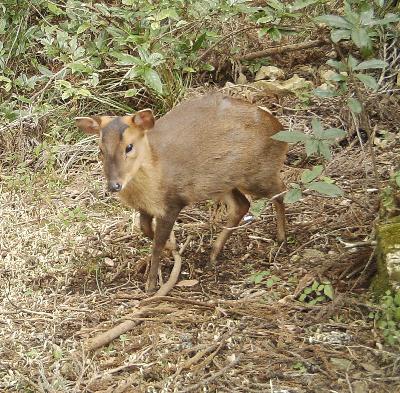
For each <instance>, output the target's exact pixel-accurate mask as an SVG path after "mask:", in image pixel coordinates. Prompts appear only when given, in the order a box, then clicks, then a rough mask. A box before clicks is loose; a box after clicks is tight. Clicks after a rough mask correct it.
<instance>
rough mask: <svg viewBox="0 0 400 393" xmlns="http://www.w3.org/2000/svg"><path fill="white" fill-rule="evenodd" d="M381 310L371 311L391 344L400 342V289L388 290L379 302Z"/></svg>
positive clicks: (377, 324)
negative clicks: (395, 290)
mask: <svg viewBox="0 0 400 393" xmlns="http://www.w3.org/2000/svg"><path fill="white" fill-rule="evenodd" d="M379 307H380V309H381V310H380V311H377V312H375V313H371V314H370V317H371V318H374V319H375V322H376V326H377V327H378V328H379V329H380V330H381V331H382V334H383V337H384V339H385V341H386V343H387V344H389V345H396V346H397V345H399V344H400V291H397V292H391V291H387V292H386V293H385V295H384V296H382V298H381V300H380V302H379Z"/></svg>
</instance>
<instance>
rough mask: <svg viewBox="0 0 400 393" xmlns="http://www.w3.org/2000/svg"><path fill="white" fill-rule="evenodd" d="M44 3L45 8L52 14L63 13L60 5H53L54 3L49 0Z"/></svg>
mask: <svg viewBox="0 0 400 393" xmlns="http://www.w3.org/2000/svg"><path fill="white" fill-rule="evenodd" d="M46 5H47V9H48V10H49V11H50V12H51V13H52V14H54V15H57V16H59V15H62V14H64V11H63V10H62V9H61V8H60V7H58V6H57V5H55V4H54V3H52V2H50V1H48V2H47V4H46Z"/></svg>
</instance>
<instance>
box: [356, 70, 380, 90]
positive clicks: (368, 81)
mask: <svg viewBox="0 0 400 393" xmlns="http://www.w3.org/2000/svg"><path fill="white" fill-rule="evenodd" d="M356 78H357V79H359V80H360V81H361V82H362V83H363V84H364V86H365V87H369V88H370V89H372V90H375V89H376V88H377V87H378V83H377V82H376V80H375V78H374V77H373V76H371V75H365V74H356Z"/></svg>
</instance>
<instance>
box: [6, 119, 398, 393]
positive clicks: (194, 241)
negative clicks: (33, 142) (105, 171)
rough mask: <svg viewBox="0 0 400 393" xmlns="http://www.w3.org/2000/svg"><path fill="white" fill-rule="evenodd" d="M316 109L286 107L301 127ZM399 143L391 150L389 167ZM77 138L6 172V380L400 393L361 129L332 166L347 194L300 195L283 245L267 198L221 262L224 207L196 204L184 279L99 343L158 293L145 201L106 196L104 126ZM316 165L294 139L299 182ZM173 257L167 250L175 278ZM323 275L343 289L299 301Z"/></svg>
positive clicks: (48, 388) (67, 388)
mask: <svg viewBox="0 0 400 393" xmlns="http://www.w3.org/2000/svg"><path fill="white" fill-rule="evenodd" d="M303 118H305V116H303V113H302V112H301V111H299V112H295V114H293V113H291V114H289V115H282V116H281V119H282V121H283V122H284V123H285V124H286V125H289V126H290V124H291V122H296V123H299V122H300V123H301V121H302V119H303ZM396 143H397V145H396ZM396 146H397V147H396ZM395 147H396V149H398V141H396V140H392V141H389V142H388V143H386V144H382V145H381V146H380V147H377V149H378V150H377V152H378V154H377V158H378V164H379V168H380V169H379V171H380V172H379V175H380V176H381V179H382V180H385V179H387V178H388V170H389V169H388V168H389V167H388V165H387V164H388V163H390V162H393V157H395V155H396V149H395ZM63 149H64V150H62V151H60V152H59V154H58V156H57V157H58V158H57V159H59V160H60V162H59V163H58V165H56V167H57V168H58V169H57V170H53V169H49V170H47V171H46V169H44V168H43V165H42V166H41V169H40V170H37V171H36V170H35V168H34V167H33V168H32V166H29V164H28V165H26V166H25V167H24V166H21V168H18V175H17V176H16V171H15V168H9V167H7V166H4V167H3V168H2V170H1V177H2V182H1V184H0V190H1V193H0V216H1V222H2V225H1V227H0V252H1V257H2V259H1V272H0V275H1V281H0V283H1V298H2V301H1V314H2V320H1V321H0V390H1V391H2V392H172V391H176V392H200V391H201V392H225V391H226V392H275V393H278V392H279V393H284V392H285V393H289V392H290V393H300V392H304V393H305V392H307V393H311V392H332V393H333V392H354V393H363V392H370V393H375V392H387V393H396V392H399V391H400V377H399V374H400V373H399V367H400V354H399V351H398V350H397V349H396V348H393V347H389V346H386V345H385V343H384V341H383V340H382V338H381V337H380V333H379V330H378V329H376V327H375V326H374V319H373V318H372V314H373V313H374V312H375V311H376V306H374V305H373V303H372V302H371V301H370V297H371V294H370V292H369V291H368V286H369V283H370V279H371V276H372V275H373V272H374V264H375V261H374V258H373V249H372V246H371V244H373V243H371V240H372V237H371V236H372V234H373V226H374V220H375V219H376V211H377V189H376V184H375V183H374V181H373V180H372V179H373V177H372V176H370V174H371V165H370V160H369V158H368V155H367V154H366V153H365V151H364V150H362V149H360V147H359V144H358V141H355V142H354V141H350V143H345V144H343V146H342V147H338V148H337V149H336V154H335V155H334V159H333V160H332V161H331V162H330V163H329V164H328V166H327V175H329V176H330V177H331V178H333V179H334V180H335V181H336V183H337V184H338V185H340V186H341V187H343V189H344V190H345V191H346V197H343V198H328V197H322V196H318V195H314V194H310V195H308V196H306V197H305V198H304V199H303V200H302V201H301V202H299V203H296V204H293V205H288V207H287V220H288V234H289V241H288V244H287V245H285V246H281V245H279V244H277V243H276V242H275V241H274V236H275V224H274V220H275V218H274V213H273V211H272V208H271V206H270V205H268V204H267V206H266V207H265V209H264V211H263V213H262V214H261V216H260V217H258V218H254V217H253V220H252V221H247V224H245V225H242V226H241V227H240V228H239V229H238V230H237V231H236V232H235V233H234V235H233V236H232V237H231V239H230V240H229V241H228V243H227V245H226V248H225V250H224V253H223V255H222V256H221V258H220V260H219V261H218V264H217V265H216V266H212V265H211V264H210V263H209V262H208V258H209V253H210V249H211V241H212V239H213V238H215V234H216V233H217V231H218V230H219V229H220V228H221V225H223V219H222V218H223V217H222V213H221V212H222V211H221V210H216V209H215V206H213V205H212V204H211V203H204V204H202V205H198V206H192V207H190V208H187V209H185V210H184V211H183V212H182V213H181V215H180V219H179V222H178V223H177V224H176V227H175V234H176V238H177V242H178V244H183V243H185V241H186V240H187V239H188V237H189V236H190V241H189V243H188V244H187V247H186V249H185V251H184V253H183V265H182V272H181V275H180V279H181V280H184V281H183V282H182V285H181V286H178V287H176V288H175V289H174V290H173V291H172V292H171V293H170V294H169V296H168V297H166V298H164V299H163V300H162V301H159V302H156V303H154V304H153V306H152V309H151V311H150V312H149V313H148V314H146V316H145V317H143V318H140V319H139V320H136V322H137V325H136V327H135V328H134V329H133V330H131V331H129V332H127V333H125V334H123V335H122V336H120V337H119V338H118V339H116V340H114V341H113V342H111V343H110V344H108V345H107V346H105V347H103V348H101V349H99V350H97V351H88V350H87V349H86V347H85V342H86V340H87V339H88V338H90V337H93V336H95V335H96V334H98V333H100V332H102V331H105V330H106V329H108V328H110V327H112V326H114V325H116V324H118V323H119V322H121V321H124V320H125V319H129V315H130V314H132V312H133V311H134V309H135V306H137V305H138V303H139V301H140V300H142V299H144V298H145V297H146V296H147V295H146V293H145V292H144V282H145V275H144V274H145V267H146V266H145V261H146V256H147V255H148V254H149V252H150V247H151V243H150V241H148V240H146V239H145V238H144V237H143V236H142V235H141V233H140V232H139V230H138V229H137V226H136V218H135V215H134V214H133V212H132V211H129V210H128V209H126V208H124V207H122V206H121V205H120V203H119V202H118V201H117V200H115V199H114V198H113V197H111V196H109V195H106V193H105V191H104V185H103V181H102V175H101V167H100V164H99V163H98V162H97V160H96V148H95V142H94V141H93V138H89V139H85V140H84V141H83V142H80V144H79V145H78V147H77V145H73V146H72V145H68V144H66V145H65V146H64V147H63ZM304 162H305V161H304V155H303V153H302V150H301V149H300V148H299V147H296V146H295V147H292V148H291V150H290V151H289V154H288V160H287V162H286V165H285V168H284V170H283V178H284V179H285V182H286V183H287V184H288V185H289V184H290V182H292V181H294V180H295V179H296V178H297V177H298V176H299V173H300V172H301V170H302V168H304V167H307V163H304ZM42 164H43V163H42ZM44 167H45V166H44ZM366 174H369V175H368V176H366ZM172 264H173V262H172V258H171V257H170V256H169V254H168V253H166V254H165V256H164V263H163V277H164V280H165V279H166V278H167V277H168V275H169V272H170V270H171V268H172ZM315 281H316V282H318V283H319V284H320V285H325V286H329V287H330V285H331V286H332V288H333V292H334V293H333V295H332V294H330V292H329V291H328V290H327V292H326V293H325V295H324V293H322V295H321V298H320V300H321V301H320V302H317V303H316V304H313V302H312V300H313V299H315V298H316V295H315V293H313V292H311V293H309V294H308V295H307V297H305V299H303V301H300V298H299V297H300V296H301V294H304V290H305V288H307V287H310V286H311V285H312V284H313V282H315ZM324 283H326V284H324ZM321 288H322V287H321ZM322 292H324V290H323V289H322ZM328 295H329V296H328ZM330 297H333V300H331V299H330Z"/></svg>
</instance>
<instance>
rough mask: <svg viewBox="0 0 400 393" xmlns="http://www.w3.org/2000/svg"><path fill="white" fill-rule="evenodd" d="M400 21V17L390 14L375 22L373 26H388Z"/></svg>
mask: <svg viewBox="0 0 400 393" xmlns="http://www.w3.org/2000/svg"><path fill="white" fill-rule="evenodd" d="M399 20H400V17H399V16H398V15H396V14H391V13H390V14H386V15H385V17H384V18H383V19H378V20H374V22H373V23H372V25H374V26H376V25H380V26H381V25H388V24H389V23H394V22H398V21H399Z"/></svg>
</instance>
